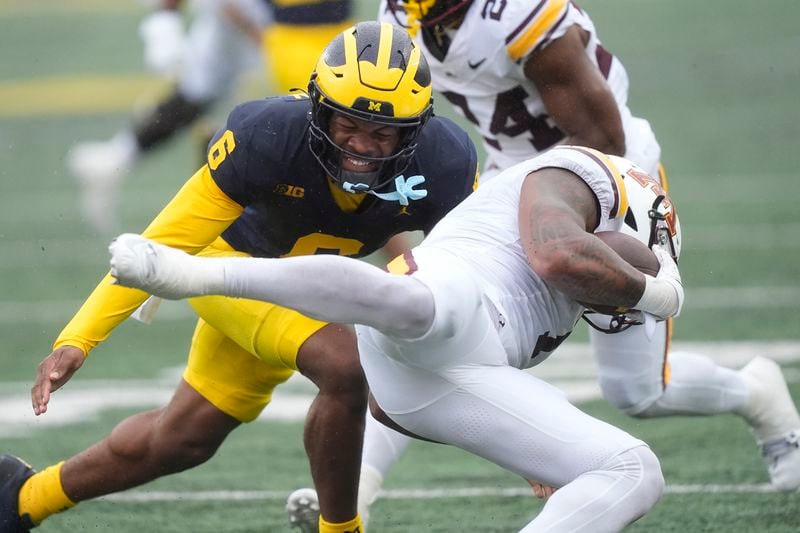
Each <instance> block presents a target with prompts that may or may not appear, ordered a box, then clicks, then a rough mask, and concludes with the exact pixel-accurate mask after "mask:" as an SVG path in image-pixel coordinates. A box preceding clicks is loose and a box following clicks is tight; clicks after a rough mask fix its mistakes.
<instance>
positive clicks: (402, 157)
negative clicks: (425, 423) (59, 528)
mask: <svg viewBox="0 0 800 533" xmlns="http://www.w3.org/2000/svg"><path fill="white" fill-rule="evenodd" d="M431 92H432V89H431V82H430V72H429V70H428V67H427V63H426V62H425V58H424V57H423V56H422V55H421V54H420V52H419V48H418V47H416V46H415V45H414V44H413V43H412V41H411V39H410V37H409V35H408V34H407V33H406V32H405V30H403V29H402V28H399V27H397V26H392V25H390V24H380V23H378V22H374V21H373V22H363V23H359V24H357V25H356V26H353V27H352V28H350V29H349V30H347V31H345V32H342V33H341V34H340V36H338V37H337V38H335V39H333V40H332V41H331V43H330V44H329V45H328V47H326V48H325V50H324V52H323V53H322V55H321V56H320V59H319V61H318V63H317V65H316V68H315V71H314V73H313V74H312V75H311V76H310V79H309V82H308V96H307V95H305V94H294V95H288V96H282V97H273V98H267V99H262V100H255V101H251V102H247V103H245V104H242V105H240V106H237V107H236V108H235V109H234V110H233V111H232V112H231V114H230V115H229V117H228V121H227V124H226V127H224V128H222V129H221V130H220V131H219V132H218V133H217V134H216V136H215V138H214V140H213V141H212V143H211V146H210V149H209V152H208V163H207V164H205V165H203V166H202V167H201V168H200V169H199V170H198V171H197V172H196V173H195V174H194V175H193V176H192V177H191V178H190V179H189V180H188V181H187V182H186V183H185V184H184V186H183V187H182V188H181V190H180V191H179V192H178V193H177V194H176V195H175V197H174V198H173V199H172V200H171V201H170V202H169V204H167V206H166V207H165V208H164V209H163V210H162V212H161V213H160V214H159V215H158V216H157V217H156V218H155V219H154V220H153V221H152V222H151V224H150V225H149V226H148V228H147V229H146V230H145V232H144V234H145V235H146V236H148V237H150V238H152V239H154V240H156V241H159V242H162V243H164V244H168V245H171V246H174V247H177V248H181V249H183V250H186V251H190V252H192V253H199V254H203V255H210V256H239V257H241V256H251V255H252V256H257V257H283V256H296V255H313V254H337V255H346V256H351V257H364V256H366V255H368V254H371V253H373V252H375V251H377V250H379V249H380V248H381V247H383V246H384V245H385V244H386V243H387V241H388V240H389V239H390V238H391V237H392V236H393V235H396V234H397V233H400V232H403V231H422V232H428V231H430V230H431V229H432V228H433V226H434V225H435V224H436V222H437V221H438V220H439V219H441V218H442V217H443V216H444V215H445V214H446V213H447V212H448V211H449V210H450V209H452V208H453V207H454V206H455V205H457V204H458V203H459V202H460V201H461V200H463V199H464V198H465V197H467V196H468V195H469V194H470V193H471V192H472V191H473V189H474V188H475V185H476V181H477V165H478V163H477V152H476V149H475V146H474V144H473V143H472V141H471V140H470V138H469V136H468V135H467V134H466V132H464V131H463V130H462V129H461V128H459V127H458V126H457V125H456V124H454V123H453V122H452V121H450V120H448V119H446V118H441V117H434V116H432V115H433V108H432V98H431ZM442 152H446V153H448V154H450V155H451V157H449V158H442V157H441V153H442ZM297 281H298V283H300V284H302V283H303V280H302V279H298V280H297ZM147 298H148V295H147V294H146V293H144V292H141V291H137V290H130V289H125V288H122V287H119V286H116V285H113V284H112V283H111V279H110V277H109V276H106V277H105V278H103V279H102V280H101V281H100V283H99V284H98V285H97V288H96V289H95V290H94V292H92V294H91V295H90V296H89V297H88V298H87V300H86V302H85V303H84V305H83V306H82V307H81V308H80V309H79V310H78V312H77V313H76V314H75V316H74V317H73V318H72V320H70V322H69V323H68V324H67V325H66V326H65V327H64V329H63V331H62V332H61V334H60V335H59V336H58V338H57V339H56V341H55V342H54V345H53V351H52V353H51V354H50V355H48V356H47V357H45V358H44V360H43V361H42V362H41V364H40V365H39V367H38V371H37V377H36V382H35V384H34V386H33V388H32V391H31V400H32V402H33V405H34V412H35V414H37V415H41V414H42V413H44V412H46V411H47V406H48V403H49V402H50V400H51V399H52V398H51V393H52V392H54V391H56V390H58V389H59V388H60V387H61V386H63V385H64V384H65V383H67V382H68V381H69V380H70V379H71V378H72V377H73V375H74V374H75V373H76V372H77V371H78V370H79V369H80V368H81V367H82V366H83V364H84V362H85V360H86V357H87V356H88V354H89V352H90V351H91V350H92V349H93V348H94V347H96V346H97V345H98V344H99V343H101V342H103V341H104V340H106V339H107V338H108V337H109V336H110V335H111V333H112V332H113V330H114V329H115V328H116V327H117V326H118V325H119V324H121V323H122V322H123V321H124V320H125V319H126V318H127V317H128V316H130V315H131V314H132V313H133V312H134V311H135V310H136V309H137V308H138V307H139V306H140V305H142V304H143V303H144V302H145V301H146V300H147ZM190 304H191V305H192V308H193V309H194V311H195V312H196V314H197V315H198V317H199V318H198V321H197V327H196V329H195V333H194V336H193V338H192V342H191V346H190V349H189V356H188V362H187V364H186V368H185V371H184V373H183V376H182V380H181V381H180V383H179V384H178V385H177V387H176V388H175V390H174V392H173V395H172V399H171V400H170V402H169V403H168V404H167V405H166V406H164V407H161V408H158V409H153V410H150V411H146V412H142V413H138V414H135V415H133V416H130V417H128V418H127V419H125V420H124V421H122V422H121V423H120V424H118V425H117V426H116V427H115V428H114V429H113V430H112V431H111V433H110V434H109V435H108V436H107V437H106V438H104V439H103V440H101V441H99V442H97V443H96V444H94V445H92V446H91V447H89V448H87V449H86V450H84V451H82V452H80V453H78V454H76V455H73V456H72V457H70V458H69V459H67V460H66V461H64V462H61V463H57V464H54V465H51V466H49V467H47V468H45V469H44V470H43V471H41V472H38V473H34V471H33V470H32V469H31V468H30V467H29V466H27V465H25V464H24V463H23V462H22V461H21V460H19V459H17V458H16V457H14V456H11V455H0V525H3V526H6V529H3V531H4V533H5V532H6V531H9V530H10V531H12V532H14V533H17V532H18V531H27V529H28V528H30V527H32V526H34V525H36V524H39V523H41V522H42V521H43V520H45V519H46V518H47V517H48V516H50V515H52V514H54V513H56V512H60V511H63V510H65V509H68V508H70V507H72V506H73V505H75V504H76V503H78V502H80V501H84V500H88V499H92V498H96V497H98V496H101V495H104V494H109V493H112V492H118V491H121V490H125V489H129V488H131V487H134V486H138V485H141V484H143V483H147V482H149V481H152V480H154V479H157V478H159V477H162V476H165V475H168V474H172V473H176V472H180V471H183V470H186V469H189V468H193V467H195V466H197V465H200V464H202V463H204V462H205V461H207V460H208V459H210V458H211V457H212V456H213V455H214V454H215V453H216V451H217V449H218V448H219V447H220V446H221V445H222V443H223V442H224V441H225V439H226V438H227V436H228V435H229V434H230V432H231V431H233V430H234V429H236V428H237V427H239V426H240V425H241V424H243V423H247V422H251V421H253V420H255V419H256V418H257V417H258V416H259V414H260V413H261V411H262V410H263V409H264V408H265V407H266V406H267V405H268V404H269V403H270V401H271V399H272V392H273V390H274V388H275V387H276V386H278V385H280V384H281V383H283V382H284V381H286V380H287V379H289V377H291V376H292V375H293V374H294V372H295V371H299V372H300V373H301V374H303V375H304V376H306V377H307V378H308V379H310V380H311V381H312V382H313V383H314V384H315V385H316V386H317V388H318V394H317V396H316V398H315V399H314V401H313V402H312V405H311V408H310V409H309V412H308V415H307V417H306V423H305V428H304V438H303V442H304V444H305V450H306V455H307V457H308V464H309V469H310V473H311V478H312V479H313V480H314V485H315V486H316V488H317V491H318V493H319V503H320V510H321V515H320V518H319V521H318V522H316V523H315V524H314V527H315V529H316V527H317V526H319V528H320V531H322V532H323V533H345V532H348V531H349V532H351V533H352V532H353V531H359V529H358V528H360V527H361V521H360V519H359V517H358V516H357V511H356V496H357V494H356V493H357V486H358V485H357V483H358V471H359V466H360V460H361V449H362V436H363V428H364V415H365V410H366V404H367V387H366V381H365V379H364V375H363V371H362V370H361V367H360V366H359V362H358V351H357V348H356V339H355V334H354V332H353V330H352V328H349V327H347V326H343V325H340V324H328V323H325V322H320V321H318V320H314V319H312V318H310V317H308V316H304V315H302V314H299V313H297V312H295V311H293V310H290V309H286V308H282V307H279V306H276V305H271V304H268V303H265V302H255V301H253V300H245V299H241V298H224V297H208V298H196V299H192V300H191V301H190ZM262 459H263V458H262Z"/></svg>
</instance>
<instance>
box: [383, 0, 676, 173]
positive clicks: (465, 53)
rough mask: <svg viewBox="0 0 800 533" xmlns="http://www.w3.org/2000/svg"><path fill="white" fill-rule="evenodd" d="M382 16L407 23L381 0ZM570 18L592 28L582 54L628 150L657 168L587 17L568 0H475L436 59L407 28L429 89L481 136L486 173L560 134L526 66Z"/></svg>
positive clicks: (624, 82) (645, 133) (656, 153)
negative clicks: (604, 91) (608, 99)
mask: <svg viewBox="0 0 800 533" xmlns="http://www.w3.org/2000/svg"><path fill="white" fill-rule="evenodd" d="M379 19H380V20H381V21H384V22H390V23H393V24H399V25H402V26H406V27H407V26H408V24H407V17H406V15H405V13H403V12H402V11H395V12H394V13H393V12H392V11H391V10H390V9H389V7H388V5H387V1H386V0H382V2H381V7H380V11H379ZM573 25H578V26H580V27H581V28H583V29H584V30H585V31H586V32H588V34H589V42H588V43H587V45H586V55H587V56H588V57H589V59H590V60H591V61H592V63H594V64H595V65H597V68H598V69H599V70H600V71H601V73H602V74H603V76H604V77H605V78H606V80H607V82H608V85H609V87H610V88H611V91H612V92H613V94H614V97H615V99H616V101H617V104H618V105H619V110H620V115H621V117H622V124H623V128H624V130H625V141H626V147H627V150H626V153H625V157H626V158H627V159H630V160H631V161H633V162H635V163H636V164H638V165H639V166H640V167H642V168H643V169H644V170H645V171H647V172H648V173H650V174H652V175H654V176H655V175H657V167H658V162H659V159H660V156H661V153H660V152H661V151H660V148H659V146H658V143H657V141H656V139H655V135H654V134H653V132H652V130H651V128H650V125H649V123H648V122H647V121H645V120H643V119H639V118H635V117H633V116H632V115H631V112H630V110H629V109H628V107H627V98H628V74H627V72H626V71H625V68H624V67H623V65H622V63H620V61H619V60H617V58H616V57H614V56H613V55H612V54H610V53H609V52H608V51H606V50H605V49H604V48H603V47H602V46H601V44H600V41H599V40H598V38H597V33H596V31H595V27H594V24H593V23H592V21H591V19H590V18H589V16H588V15H587V14H586V13H585V12H584V11H582V10H581V9H580V8H578V7H577V6H576V5H575V4H573V3H572V2H570V1H568V0H538V1H537V0H534V1H533V2H531V1H528V0H475V1H474V2H473V3H472V5H471V6H470V7H469V9H468V10H467V12H466V15H465V18H464V21H463V23H462V24H461V26H460V27H459V28H458V29H457V30H455V31H449V32H448V36H449V37H450V39H451V42H450V46H449V49H448V51H447V54H446V55H445V56H444V57H443V58H437V57H436V55H435V54H434V52H433V51H432V50H431V49H429V47H428V46H426V44H425V42H424V40H423V38H422V33H421V32H418V31H415V30H414V28H413V27H412V28H411V29H410V31H411V32H412V34H413V35H414V42H415V43H416V44H417V45H419V46H420V48H421V49H422V51H423V53H424V54H425V56H426V58H427V60H428V63H429V65H430V68H431V74H432V77H433V86H434V88H435V89H436V90H437V91H438V92H439V93H441V94H442V95H444V96H445V97H446V98H447V99H448V100H449V101H450V102H451V103H452V104H453V105H454V107H455V109H456V110H457V111H458V112H459V113H460V114H461V115H462V116H464V117H465V118H466V119H468V120H469V121H470V122H472V123H473V124H475V126H476V127H477V129H478V132H479V133H480V134H481V136H482V137H483V139H484V143H483V144H484V147H485V149H486V153H487V156H488V158H487V161H486V164H485V165H484V169H483V172H484V176H488V175H491V174H493V173H495V172H496V171H498V170H502V169H505V168H508V167H510V166H512V165H514V164H516V163H519V162H522V161H524V160H526V159H530V158H531V157H535V156H536V155H538V154H540V153H542V152H544V151H545V150H547V149H548V148H551V147H552V146H553V145H555V144H557V143H558V142H560V141H561V140H562V139H563V138H564V134H563V132H562V131H561V130H560V129H559V128H558V127H557V126H556V124H555V123H554V122H553V121H552V119H551V118H550V116H549V115H548V112H547V109H545V106H544V102H543V101H542V98H541V96H540V95H539V92H538V90H537V89H536V86H535V85H534V83H533V82H532V81H530V80H529V79H527V78H526V77H525V74H524V72H523V65H524V62H525V59H526V58H527V57H528V56H529V55H530V54H532V53H534V52H536V51H538V50H540V49H542V48H544V47H546V46H547V45H548V44H550V43H551V42H553V41H554V40H556V39H558V38H560V37H562V36H563V35H564V34H565V33H566V31H567V30H568V29H569V28H570V27H572V26H573Z"/></svg>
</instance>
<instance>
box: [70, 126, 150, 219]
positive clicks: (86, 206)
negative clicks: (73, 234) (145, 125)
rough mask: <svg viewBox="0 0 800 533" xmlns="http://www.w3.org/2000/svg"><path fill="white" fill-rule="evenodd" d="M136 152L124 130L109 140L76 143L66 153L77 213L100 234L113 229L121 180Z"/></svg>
mask: <svg viewBox="0 0 800 533" xmlns="http://www.w3.org/2000/svg"><path fill="white" fill-rule="evenodd" d="M137 153H138V148H137V146H136V140H135V139H134V138H133V136H132V135H131V134H130V133H126V132H124V133H121V134H118V135H116V136H115V137H114V138H112V139H111V140H109V141H104V142H83V143H78V144H76V145H75V146H73V147H72V148H71V149H70V151H69V153H67V159H66V163H67V169H68V170H69V172H70V173H71V174H72V175H73V176H74V177H75V180H76V181H77V183H78V187H79V194H80V208H81V214H82V215H83V217H84V219H85V220H86V221H87V222H88V223H89V224H90V225H91V226H92V229H94V230H95V231H96V232H98V233H100V234H102V235H109V234H111V233H112V232H113V231H114V226H115V225H116V223H117V220H116V217H115V213H116V212H117V206H118V204H119V194H120V188H121V187H122V181H123V179H124V178H125V176H126V174H128V173H129V172H130V169H131V166H132V165H133V163H134V160H135V159H136V155H137Z"/></svg>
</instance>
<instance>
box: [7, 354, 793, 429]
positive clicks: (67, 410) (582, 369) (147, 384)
mask: <svg viewBox="0 0 800 533" xmlns="http://www.w3.org/2000/svg"><path fill="white" fill-rule="evenodd" d="M673 350H676V351H677V350H682V351H683V350H685V351H692V352H697V353H703V354H706V355H708V356H709V357H711V358H712V359H714V360H715V361H717V362H718V363H719V364H721V365H723V366H727V367H731V368H739V367H741V366H743V365H744V364H746V363H747V362H748V361H749V360H750V359H752V357H753V356H754V355H756V354H758V355H762V356H764V357H769V358H771V359H774V360H775V361H778V362H780V363H790V362H794V361H800V342H797V341H785V342H769V343H765V342H732V343H676V344H675V346H674V347H673ZM181 371H182V369H180V368H168V369H165V370H164V373H163V375H162V376H161V377H159V378H157V379H153V380H80V379H76V380H73V381H71V382H70V387H68V388H66V389H64V390H62V391H59V392H57V393H56V395H55V396H54V397H53V400H52V402H51V403H50V406H49V410H48V412H47V413H46V414H45V415H43V416H40V417H36V416H34V414H33V412H32V410H31V405H30V397H29V388H30V383H28V382H0V438H26V437H30V436H31V435H33V434H35V433H36V432H37V431H39V430H44V429H48V428H54V427H60V426H68V425H73V424H77V423H85V422H87V421H90V420H92V419H93V418H97V417H98V416H100V414H102V413H103V412H105V411H108V410H111V409H142V410H143V409H151V408H154V407H158V406H161V405H165V404H166V403H167V401H168V400H169V399H170V397H171V396H172V392H173V390H174V387H175V383H176V382H177V380H178V378H179V376H180V373H181ZM531 372H532V373H533V374H535V375H537V376H539V377H541V378H542V379H545V380H547V381H548V382H549V383H552V384H553V385H555V386H556V387H559V388H560V389H562V390H564V391H565V392H566V393H567V396H568V397H569V399H570V401H572V402H576V403H580V402H584V401H590V400H595V399H599V398H600V388H599V386H598V385H597V379H596V371H595V366H594V360H593V359H592V355H591V351H590V349H589V346H588V345H587V344H581V343H575V344H570V343H566V344H565V345H564V346H562V347H560V348H559V349H558V352H557V353H556V354H555V355H553V356H552V357H551V358H549V359H548V360H547V362H546V363H544V364H541V365H539V366H537V367H535V368H534V369H532V370H531ZM785 375H786V379H787V381H789V382H793V383H794V382H798V381H800V373H798V372H794V371H793V369H787V371H786V372H785ZM314 393H315V388H314V386H313V385H312V384H311V382H310V381H308V380H307V379H306V378H304V377H303V376H301V375H300V374H299V373H296V374H295V375H294V376H292V378H291V379H290V380H289V381H288V382H287V383H286V384H284V385H282V386H280V387H278V388H277V389H276V390H275V394H274V396H273V399H272V403H271V404H270V406H269V407H268V408H267V409H265V410H264V412H263V414H262V415H261V416H260V417H259V420H260V421H264V420H278V421H289V422H291V421H300V420H302V419H303V418H304V417H305V415H306V412H307V411H308V407H309V405H311V401H312V400H313V397H314Z"/></svg>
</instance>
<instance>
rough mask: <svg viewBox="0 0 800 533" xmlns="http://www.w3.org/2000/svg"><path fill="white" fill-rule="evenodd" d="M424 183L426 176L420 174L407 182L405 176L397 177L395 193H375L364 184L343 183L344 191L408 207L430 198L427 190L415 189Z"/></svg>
mask: <svg viewBox="0 0 800 533" xmlns="http://www.w3.org/2000/svg"><path fill="white" fill-rule="evenodd" d="M423 183H425V176H420V175H419V174H418V175H416V176H411V177H410V178H408V179H407V180H406V178H405V177H404V176H397V177H396V178H395V179H394V188H395V190H394V191H393V192H385V193H381V192H375V191H373V190H369V185H366V184H364V183H350V182H349V181H346V182H344V183H342V189H344V190H345V191H347V192H349V193H353V194H358V193H364V192H366V193H369V194H372V195H374V196H377V197H378V198H380V199H381V200H386V201H387V202H400V205H408V202H409V200H421V199H423V198H425V197H426V196H428V191H427V190H426V189H418V190H416V189H414V187H416V186H417V185H421V184H423Z"/></svg>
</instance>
